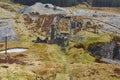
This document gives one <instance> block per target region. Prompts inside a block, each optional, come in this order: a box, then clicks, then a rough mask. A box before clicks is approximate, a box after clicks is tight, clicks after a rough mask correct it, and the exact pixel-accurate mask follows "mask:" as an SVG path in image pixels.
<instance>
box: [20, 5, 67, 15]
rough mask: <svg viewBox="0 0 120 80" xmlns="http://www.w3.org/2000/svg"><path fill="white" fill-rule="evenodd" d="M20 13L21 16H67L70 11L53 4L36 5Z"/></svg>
mask: <svg viewBox="0 0 120 80" xmlns="http://www.w3.org/2000/svg"><path fill="white" fill-rule="evenodd" d="M18 13H21V14H30V13H39V14H67V13H69V10H66V9H64V8H61V7H58V6H54V5H52V4H42V3H36V4H34V5H32V6H29V7H26V8H24V9H21V10H20V11H19V12H18Z"/></svg>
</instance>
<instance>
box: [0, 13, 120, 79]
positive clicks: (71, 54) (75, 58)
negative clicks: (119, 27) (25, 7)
mask: <svg viewBox="0 0 120 80" xmlns="http://www.w3.org/2000/svg"><path fill="white" fill-rule="evenodd" d="M16 19H17V22H18V23H16V24H15V26H14V29H15V30H16V32H17V35H18V37H19V38H20V41H19V42H9V43H8V48H14V47H23V48H28V50H27V51H26V52H22V53H12V54H11V57H12V58H16V59H18V60H20V61H23V62H26V63H27V65H19V64H0V68H1V70H0V79H1V80H40V78H41V79H45V80H47V78H48V80H54V78H55V77H56V80H67V79H68V78H69V77H72V78H73V80H97V79H98V80H101V79H105V80H110V79H111V80H117V79H118V80H119V77H120V74H119V72H117V71H116V69H117V70H118V71H120V67H119V66H116V65H109V64H98V63H94V58H93V57H92V56H90V55H89V54H88V52H87V51H85V50H84V49H82V48H74V47H73V46H74V45H75V44H76V43H71V44H70V46H68V47H67V49H66V52H63V51H61V48H60V47H59V46H57V45H49V44H42V43H39V44H35V43H32V42H31V41H32V40H33V39H35V37H34V36H33V34H31V32H30V31H29V30H27V29H26V28H25V27H24V26H23V17H22V15H18V16H17V18H16ZM88 34H89V36H88ZM81 35H82V36H84V37H89V38H90V39H88V41H86V42H83V43H85V44H84V45H85V46H88V45H89V44H90V43H93V42H94V41H95V40H96V39H97V41H106V42H107V41H110V40H111V37H110V36H109V35H108V34H106V35H96V34H93V33H89V32H81ZM93 37H94V39H93ZM91 38H92V39H91ZM71 47H72V48H71ZM70 48H71V49H70ZM0 49H4V46H3V47H1V48H0ZM20 54H22V55H26V56H18V55H20ZM16 56H17V57H16ZM2 57H4V55H0V58H2ZM2 66H8V68H7V69H6V68H4V67H2ZM106 76H107V77H106ZM109 78H110V79H109Z"/></svg>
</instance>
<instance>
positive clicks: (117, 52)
mask: <svg viewBox="0 0 120 80" xmlns="http://www.w3.org/2000/svg"><path fill="white" fill-rule="evenodd" d="M88 50H89V51H90V52H91V54H92V55H94V56H100V57H104V58H108V59H117V60H120V47H119V46H118V45H117V44H115V43H114V42H111V43H93V44H90V45H89V47H88Z"/></svg>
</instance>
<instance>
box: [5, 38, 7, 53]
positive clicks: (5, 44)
mask: <svg viewBox="0 0 120 80" xmlns="http://www.w3.org/2000/svg"><path fill="white" fill-rule="evenodd" d="M5 54H6V55H7V36H6V37H5Z"/></svg>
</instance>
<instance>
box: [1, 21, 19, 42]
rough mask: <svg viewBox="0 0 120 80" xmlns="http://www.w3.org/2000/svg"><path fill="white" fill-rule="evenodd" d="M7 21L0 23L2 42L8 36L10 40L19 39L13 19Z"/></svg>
mask: <svg viewBox="0 0 120 80" xmlns="http://www.w3.org/2000/svg"><path fill="white" fill-rule="evenodd" d="M5 23H6V24H5ZM5 23H4V24H1V25H0V42H3V41H5V37H6V36H7V40H8V41H17V40H18V38H17V36H16V33H15V31H14V29H13V21H12V20H10V21H8V22H5Z"/></svg>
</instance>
